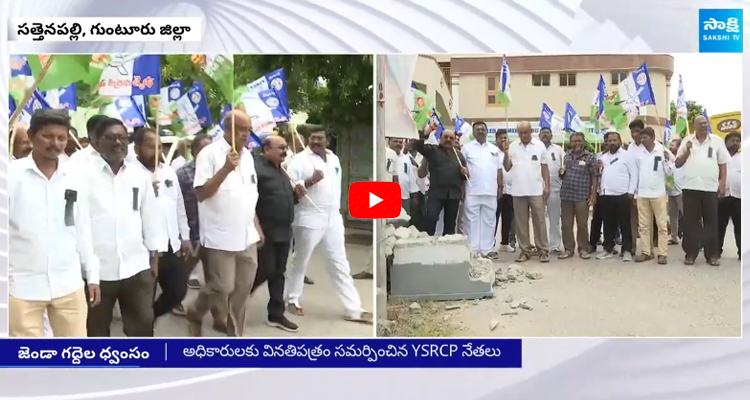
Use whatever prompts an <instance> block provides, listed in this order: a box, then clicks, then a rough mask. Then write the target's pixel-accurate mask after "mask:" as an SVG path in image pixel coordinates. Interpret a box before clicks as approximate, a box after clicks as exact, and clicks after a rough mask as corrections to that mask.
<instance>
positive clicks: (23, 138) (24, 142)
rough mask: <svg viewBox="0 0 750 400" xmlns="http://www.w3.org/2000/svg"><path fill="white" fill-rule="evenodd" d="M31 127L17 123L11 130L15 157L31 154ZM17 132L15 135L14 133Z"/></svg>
mask: <svg viewBox="0 0 750 400" xmlns="http://www.w3.org/2000/svg"><path fill="white" fill-rule="evenodd" d="M28 130H29V127H28V126H26V125H15V126H14V127H13V129H12V130H11V136H10V137H11V138H13V159H14V160H18V159H21V158H24V157H26V156H28V155H29V154H31V140H29V134H28ZM14 132H15V136H13V133H14Z"/></svg>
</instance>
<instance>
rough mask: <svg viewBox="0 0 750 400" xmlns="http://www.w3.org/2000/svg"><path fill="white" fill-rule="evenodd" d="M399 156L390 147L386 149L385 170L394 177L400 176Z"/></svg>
mask: <svg viewBox="0 0 750 400" xmlns="http://www.w3.org/2000/svg"><path fill="white" fill-rule="evenodd" d="M396 164H398V154H396V151H395V150H393V149H391V148H390V147H386V148H385V168H386V169H387V170H388V173H389V174H391V175H392V176H398V167H397V166H396Z"/></svg>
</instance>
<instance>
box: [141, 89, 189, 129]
mask: <svg viewBox="0 0 750 400" xmlns="http://www.w3.org/2000/svg"><path fill="white" fill-rule="evenodd" d="M184 94H185V87H184V86H183V84H182V82H181V81H174V82H172V83H170V84H169V86H165V87H162V88H161V89H160V90H159V95H156V96H153V95H152V96H149V97H148V109H149V113H150V115H151V116H152V117H154V118H155V119H156V120H157V121H159V125H171V124H172V123H173V122H174V121H175V120H177V119H178V118H179V116H178V115H177V112H176V111H177V110H176V108H175V105H174V104H175V102H176V101H177V100H179V99H180V97H182V96H183V95H184Z"/></svg>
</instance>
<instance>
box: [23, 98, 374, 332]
mask: <svg viewBox="0 0 750 400" xmlns="http://www.w3.org/2000/svg"><path fill="white" fill-rule="evenodd" d="M224 123H225V124H224V126H225V127H226V129H225V132H224V135H223V136H222V137H219V138H216V139H215V140H213V141H212V139H211V138H210V137H208V136H206V135H205V134H199V135H197V136H196V137H195V138H194V139H193V141H192V144H191V152H192V155H193V160H190V161H186V162H185V163H184V165H183V166H181V167H180V168H179V169H177V170H176V171H175V170H174V169H172V168H171V167H170V166H169V165H168V164H166V163H165V162H163V152H162V147H161V139H160V136H159V134H158V133H157V132H156V131H154V130H153V129H150V128H148V127H142V128H137V129H136V130H135V132H133V134H132V135H129V134H128V130H127V129H126V127H125V125H124V124H123V123H122V122H121V121H119V120H117V119H113V118H109V117H106V116H103V115H97V116H94V117H92V118H91V119H90V120H89V121H88V123H87V130H88V132H89V138H90V144H89V145H88V146H87V147H85V148H84V149H81V150H78V151H77V152H75V153H73V154H72V155H70V157H68V156H67V154H66V153H65V148H66V146H67V144H68V141H69V140H70V138H71V126H70V119H69V117H68V116H67V114H66V113H65V112H63V111H58V110H47V109H42V110H37V111H35V113H34V114H33V115H32V118H31V122H30V125H29V127H28V129H27V130H26V131H25V132H23V134H25V135H26V138H27V140H28V147H26V146H22V147H21V149H23V152H20V151H18V152H17V151H14V158H16V160H14V161H12V162H11V163H10V167H9V174H8V180H9V190H8V196H9V227H10V232H9V233H10V274H9V286H10V287H9V290H10V301H9V315H10V317H9V325H10V335H11V336H18V337H39V336H43V335H44V320H45V318H48V321H49V325H50V327H51V330H52V333H53V335H54V336H56V337H84V336H89V337H106V336H110V334H111V332H110V327H111V324H112V319H113V311H114V309H115V307H116V304H119V309H120V311H121V314H122V322H123V331H124V333H125V335H127V336H131V337H149V336H154V325H155V323H156V321H157V319H158V318H159V317H161V316H163V315H165V314H167V313H169V312H174V313H176V314H184V315H185V316H186V318H187V320H188V322H189V327H190V329H189V330H190V332H189V333H190V334H191V335H193V336H201V335H202V329H201V328H202V320H203V318H204V316H205V314H206V313H208V311H211V313H212V316H213V326H214V328H215V329H217V330H219V331H221V332H224V333H226V334H227V335H228V336H243V332H244V328H245V305H246V303H247V301H248V298H249V297H250V296H251V293H252V292H253V291H254V290H256V289H257V288H258V287H260V286H261V285H262V284H264V283H266V282H267V283H268V290H269V295H270V300H269V304H268V318H267V323H268V324H269V325H271V326H274V327H278V328H280V329H283V330H286V331H290V332H296V331H297V330H298V326H297V324H295V323H294V322H292V321H291V320H289V319H288V318H287V317H286V316H285V314H286V313H287V312H292V313H294V314H295V315H299V316H302V315H304V313H303V309H302V307H301V306H300V299H301V297H302V293H303V285H304V282H305V271H306V268H307V266H308V265H309V262H310V256H311V255H312V253H313V250H314V249H315V248H317V247H318V246H319V245H320V246H321V247H324V252H325V253H326V258H327V259H328V263H329V265H328V267H329V268H328V271H329V274H330V275H331V279H332V282H333V283H334V285H333V286H334V289H335V290H336V291H337V294H338V296H339V298H340V299H341V301H342V303H343V304H344V309H345V314H344V319H346V320H349V321H354V322H364V323H371V322H372V314H371V313H370V312H367V311H365V310H363V309H362V305H361V301H360V297H359V294H358V293H357V291H356V289H355V288H354V284H353V280H352V277H351V275H350V270H349V263H348V261H347V259H346V250H345V248H344V225H343V218H342V216H341V213H340V211H339V208H340V197H341V166H340V164H339V160H338V157H337V156H336V155H335V154H333V152H331V151H330V150H328V149H327V148H326V146H327V136H326V133H325V131H323V130H322V129H319V130H317V131H313V132H311V134H310V136H309V138H308V145H307V147H304V150H301V151H300V152H299V153H297V154H289V153H290V151H289V148H288V145H287V142H286V140H285V139H284V138H282V137H280V136H269V137H267V138H266V139H265V140H264V141H263V144H262V148H261V152H260V154H253V153H252V152H251V151H250V150H249V149H248V148H246V147H245V144H246V143H247V138H248V135H249V133H250V130H251V120H250V117H248V116H247V115H246V114H245V113H244V112H241V111H237V110H235V111H232V112H230V113H229V114H228V115H227V116H226V119H225V121H224ZM16 135H18V132H16ZM131 142H132V143H131ZM16 143H18V141H17V142H16ZM129 143H130V147H131V150H130V151H132V154H129V149H128V148H129ZM14 150H19V148H18V147H16V149H14ZM288 155H289V156H288ZM285 161H286V162H285ZM282 164H285V165H284V166H282ZM292 248H293V258H292V268H291V271H290V273H289V278H288V279H286V265H287V258H288V257H289V253H290V250H291V249H292ZM199 261H200V262H201V264H202V266H203V271H204V275H205V285H203V286H202V287H201V291H200V293H199V295H198V298H197V300H196V301H195V302H194V304H192V305H191V306H190V307H188V308H187V310H185V309H184V308H183V307H182V302H183V300H184V298H185V295H186V292H187V287H188V279H189V278H188V277H189V275H190V273H191V270H192V269H193V268H194V267H195V266H196V265H197V264H198V262H199ZM157 286H159V287H160V288H161V294H160V295H159V296H158V297H157Z"/></svg>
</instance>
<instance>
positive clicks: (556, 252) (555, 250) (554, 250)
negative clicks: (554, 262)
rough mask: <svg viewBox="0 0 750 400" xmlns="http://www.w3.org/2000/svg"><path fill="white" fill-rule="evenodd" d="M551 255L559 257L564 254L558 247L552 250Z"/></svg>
mask: <svg viewBox="0 0 750 400" xmlns="http://www.w3.org/2000/svg"><path fill="white" fill-rule="evenodd" d="M550 253H552V254H555V255H557V254H560V253H562V251H560V249H558V248H557V247H554V248H553V249H552V250H550Z"/></svg>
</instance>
